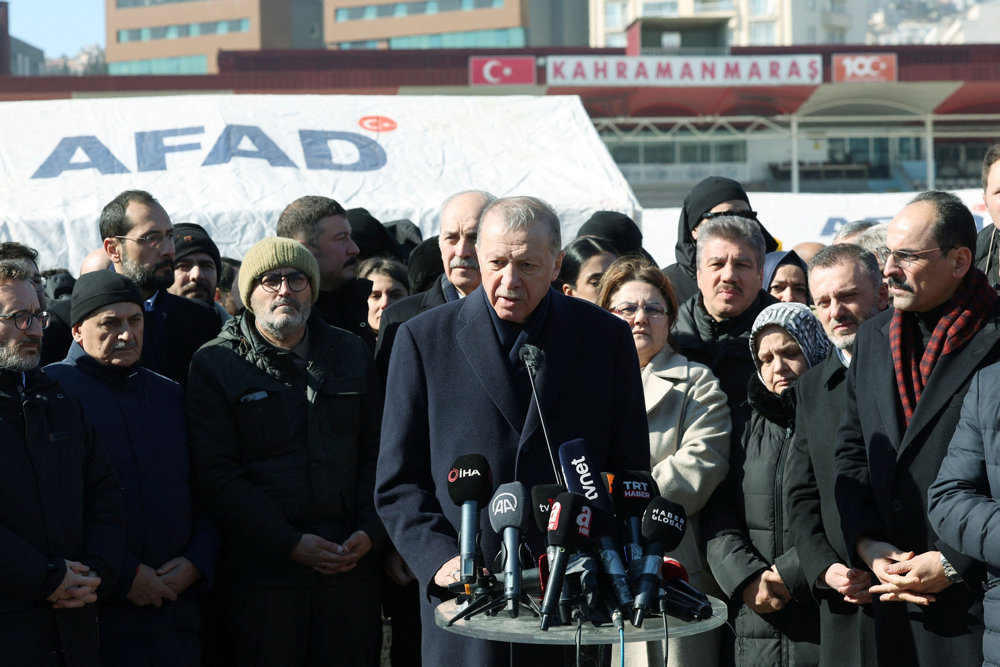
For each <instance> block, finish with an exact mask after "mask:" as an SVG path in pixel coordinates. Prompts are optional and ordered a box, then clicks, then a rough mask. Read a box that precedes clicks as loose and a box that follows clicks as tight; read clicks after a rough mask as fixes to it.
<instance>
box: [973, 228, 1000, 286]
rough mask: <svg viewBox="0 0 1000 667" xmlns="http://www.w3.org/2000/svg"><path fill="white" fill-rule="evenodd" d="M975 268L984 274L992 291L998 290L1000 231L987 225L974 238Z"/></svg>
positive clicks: (999, 280)
mask: <svg viewBox="0 0 1000 667" xmlns="http://www.w3.org/2000/svg"><path fill="white" fill-rule="evenodd" d="M976 268H977V269H979V270H980V271H982V272H983V273H985V274H986V279H987V280H989V281H990V285H992V286H993V289H995V290H1000V230H998V229H997V226H996V225H993V224H987V225H986V226H985V227H983V229H982V231H980V232H979V234H978V235H977V236H976Z"/></svg>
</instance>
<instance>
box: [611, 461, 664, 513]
mask: <svg viewBox="0 0 1000 667" xmlns="http://www.w3.org/2000/svg"><path fill="white" fill-rule="evenodd" d="M614 480H615V481H614V486H613V487H612V494H611V499H612V500H613V501H614V506H615V514H617V515H618V516H619V517H629V516H642V515H643V513H645V511H646V508H647V507H649V502H650V501H651V500H652V499H653V498H655V497H656V496H658V495H660V490H659V488H658V487H657V486H656V480H654V479H653V476H652V475H651V474H650V473H648V472H646V471H644V470H621V471H619V472H616V473H615V475H614Z"/></svg>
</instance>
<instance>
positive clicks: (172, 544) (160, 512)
mask: <svg viewBox="0 0 1000 667" xmlns="http://www.w3.org/2000/svg"><path fill="white" fill-rule="evenodd" d="M45 372H46V373H47V374H48V375H49V376H50V377H52V378H54V379H55V380H56V381H58V382H59V384H60V385H61V386H62V387H63V388H65V390H66V392H67V393H69V394H70V395H71V396H73V397H75V398H76V399H77V400H78V401H80V403H81V404H82V405H83V410H84V413H85V414H86V415H87V418H88V419H89V420H90V422H91V423H92V424H93V425H94V430H95V432H96V434H97V440H98V442H99V443H100V445H101V446H102V447H103V448H104V450H105V451H106V452H107V454H108V458H110V459H111V463H112V465H113V466H114V468H115V472H116V474H117V475H118V480H119V482H120V484H121V489H122V494H123V497H124V501H125V517H126V533H125V553H124V558H123V559H122V561H121V563H120V567H119V577H118V587H117V591H116V594H115V595H109V596H107V597H105V598H104V599H103V600H102V605H101V655H102V658H103V660H104V664H105V665H106V666H107V665H128V666H131V665H144V664H149V665H157V664H159V665H163V666H164V667H168V666H169V665H171V664H178V663H185V664H191V663H192V662H194V661H195V660H196V659H197V657H198V655H199V645H198V636H197V633H198V624H199V609H198V605H199V602H198V595H199V593H200V592H201V591H202V590H204V586H203V585H197V584H196V585H195V586H193V587H191V588H189V589H187V590H186V591H184V592H183V593H182V594H181V595H180V597H179V598H178V599H177V600H176V601H175V602H171V601H170V600H164V601H163V604H162V606H161V607H159V608H156V607H153V606H143V607H137V606H135V605H133V604H132V603H131V602H129V601H128V600H127V599H125V596H127V595H128V592H129V590H131V588H132V582H133V580H134V578H135V573H136V568H137V567H138V566H139V564H140V563H142V564H145V565H148V566H150V567H152V568H153V569H154V570H155V569H156V568H158V567H160V566H161V565H163V564H164V563H166V562H167V561H169V560H170V559H172V558H175V557H177V556H184V557H186V558H187V559H188V560H189V561H191V563H192V564H194V566H195V567H197V568H198V571H199V572H201V574H202V575H203V576H204V577H205V579H206V581H210V580H211V579H212V577H213V576H214V574H215V562H216V557H217V555H218V538H217V535H216V533H215V529H214V527H213V526H212V524H211V521H210V520H209V518H208V516H207V515H206V514H204V513H203V512H201V511H200V510H197V509H196V508H195V505H194V502H193V489H192V480H191V473H190V462H189V457H188V445H187V429H186V427H185V422H184V390H183V389H181V386H180V385H179V384H177V383H176V382H173V381H172V380H168V379H167V378H165V377H163V376H162V375H157V374H156V373H153V372H152V371H150V370H147V369H145V368H141V367H138V366H136V367H132V368H117V367H113V366H104V365H101V364H100V363H99V362H97V361H95V360H94V359H93V358H91V357H90V356H88V355H87V353H86V352H84V350H83V348H82V347H81V346H80V345H79V344H78V343H73V345H72V346H71V347H70V350H69V354H68V355H67V357H66V359H65V360H64V361H62V362H60V363H58V364H52V365H51V366H48V367H46V369H45Z"/></svg>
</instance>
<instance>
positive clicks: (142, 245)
mask: <svg viewBox="0 0 1000 667" xmlns="http://www.w3.org/2000/svg"><path fill="white" fill-rule="evenodd" d="M101 238H102V239H103V243H104V252H105V253H107V255H108V258H110V259H111V264H112V268H113V269H114V271H115V273H120V274H122V275H124V276H127V277H129V278H131V279H132V281H133V282H135V284H136V285H137V286H138V287H139V292H140V293H141V294H142V298H143V301H144V304H143V309H144V310H145V317H146V327H145V332H144V334H143V344H142V365H143V367H144V368H148V369H149V370H151V371H155V372H156V373H159V374H160V375H165V376H167V377H168V378H170V379H171V380H175V381H177V382H180V383H181V384H182V385H184V384H187V376H188V366H189V365H190V363H191V356H192V355H193V354H194V353H195V351H196V350H197V349H198V348H199V347H201V346H202V345H203V344H204V343H206V342H208V341H210V340H211V339H212V338H214V337H215V335H216V334H218V333H219V328H220V326H221V324H220V322H219V317H218V316H217V315H216V314H215V313H214V312H213V311H212V309H211V308H210V307H209V306H206V305H204V304H202V303H199V302H196V301H193V300H191V299H185V298H183V297H179V296H176V295H174V294H170V293H169V292H167V288H169V287H170V286H171V285H173V283H174V229H173V225H172V224H171V223H170V216H169V215H167V212H166V211H165V210H164V208H163V207H162V206H161V205H160V203H159V202H158V201H157V200H156V199H155V198H153V196H152V195H151V194H149V193H148V192H144V191H142V190H126V191H125V192H122V193H121V194H119V195H118V196H117V197H115V198H114V199H112V200H111V201H110V202H108V204H107V205H106V206H105V207H104V209H103V210H102V211H101ZM63 356H65V355H63Z"/></svg>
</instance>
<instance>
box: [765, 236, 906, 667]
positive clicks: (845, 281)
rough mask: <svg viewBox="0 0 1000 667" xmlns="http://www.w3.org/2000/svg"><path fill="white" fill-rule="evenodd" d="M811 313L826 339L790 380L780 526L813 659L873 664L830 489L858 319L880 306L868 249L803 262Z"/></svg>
mask: <svg viewBox="0 0 1000 667" xmlns="http://www.w3.org/2000/svg"><path fill="white" fill-rule="evenodd" d="M809 285H810V288H811V291H812V295H813V299H814V301H815V304H816V317H817V318H818V319H819V321H820V323H821V324H822V325H823V329H824V330H825V331H826V335H827V338H829V339H830V342H831V343H833V346H832V347H831V349H830V353H829V354H828V355H827V357H826V359H825V360H824V361H823V362H822V363H821V364H819V365H818V366H816V367H815V368H813V369H812V370H810V371H809V372H808V373H805V374H804V375H802V377H800V378H799V380H798V382H797V383H796V385H795V397H796V405H797V408H796V419H795V437H794V439H793V440H792V449H791V450H790V451H789V454H788V460H787V462H786V464H785V488H786V491H787V494H788V498H789V501H788V502H789V505H788V507H789V511H788V513H787V519H786V521H787V525H788V532H789V534H790V535H791V536H792V539H793V540H794V542H795V549H796V552H797V554H798V558H799V563H800V565H801V568H802V571H803V572H804V573H805V575H806V576H805V579H806V582H808V583H809V584H810V587H809V588H808V590H804V591H801V593H802V594H803V596H812V597H814V598H815V599H816V601H817V603H819V609H820V652H821V654H820V663H821V664H838V663H843V664H850V665H874V664H875V659H876V656H875V649H874V647H875V636H874V624H873V621H872V618H871V608H870V607H868V606H862V605H863V604H865V603H867V602H868V601H870V600H871V594H869V593H868V588H869V587H870V586H871V585H872V581H871V574H870V573H869V572H868V571H867V570H866V569H863V568H858V567H852V563H853V561H854V557H853V550H852V549H848V548H847V545H846V544H845V543H844V534H843V531H842V530H841V527H840V525H841V521H840V514H839V513H838V512H837V503H836V498H835V495H834V491H835V482H836V472H835V466H834V448H833V446H832V443H831V441H830V436H831V434H833V433H836V431H837V427H838V426H839V425H840V418H841V416H842V415H843V413H844V401H845V400H846V385H845V384H844V380H845V379H846V378H847V369H848V367H849V366H850V364H851V350H852V348H853V345H854V339H855V337H856V335H857V331H858V327H859V326H860V325H861V323H862V322H864V321H865V320H868V319H870V318H872V317H874V316H875V315H878V313H879V312H880V311H883V310H885V309H886V307H887V306H888V301H889V294H888V289H887V288H886V286H885V285H884V284H883V282H882V272H881V270H880V269H879V265H878V261H877V260H876V259H875V255H873V254H872V253H870V252H868V251H867V250H865V249H864V248H862V247H860V246H856V245H852V244H847V243H844V244H838V245H832V246H828V247H825V248H823V249H822V250H820V251H819V252H817V253H816V255H815V256H814V257H813V259H812V261H811V262H810V263H809Z"/></svg>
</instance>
